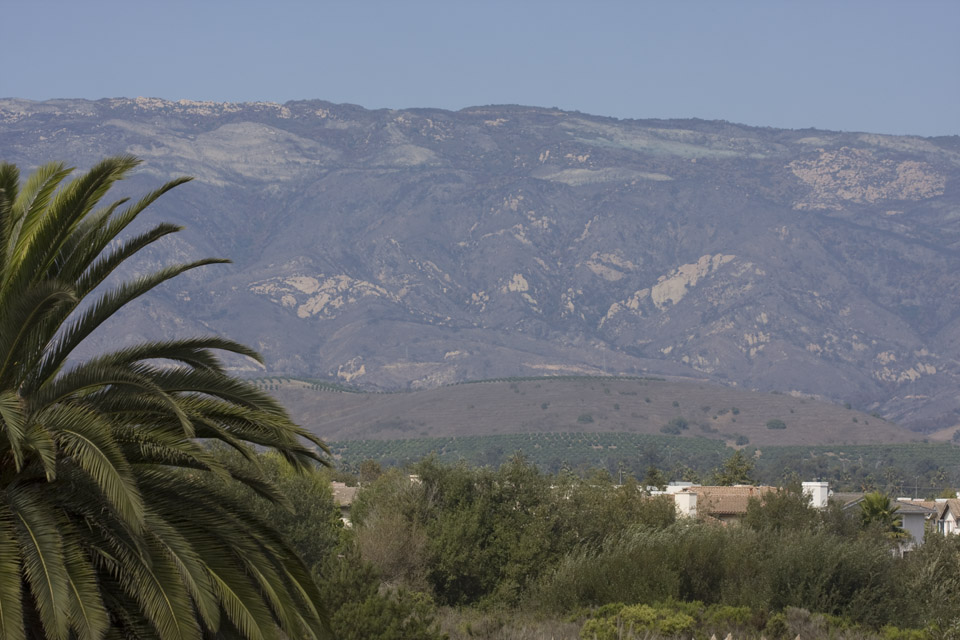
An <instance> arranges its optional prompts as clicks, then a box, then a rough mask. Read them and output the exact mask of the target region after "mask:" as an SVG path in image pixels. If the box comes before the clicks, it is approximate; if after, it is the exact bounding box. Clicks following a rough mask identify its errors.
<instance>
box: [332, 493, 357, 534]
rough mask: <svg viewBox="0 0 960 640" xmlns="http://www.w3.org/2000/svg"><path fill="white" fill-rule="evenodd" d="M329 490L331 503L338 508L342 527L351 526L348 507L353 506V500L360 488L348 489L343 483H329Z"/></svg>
mask: <svg viewBox="0 0 960 640" xmlns="http://www.w3.org/2000/svg"><path fill="white" fill-rule="evenodd" d="M330 489H331V490H332V491H333V503H334V504H336V505H337V506H338V507H340V520H342V521H343V524H344V526H346V527H349V526H352V523H351V522H350V507H352V506H353V500H354V498H356V496H357V491H359V490H360V488H359V487H348V486H347V485H346V484H344V483H343V482H331V483H330Z"/></svg>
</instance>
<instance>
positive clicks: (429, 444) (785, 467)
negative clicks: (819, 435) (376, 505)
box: [330, 432, 960, 497]
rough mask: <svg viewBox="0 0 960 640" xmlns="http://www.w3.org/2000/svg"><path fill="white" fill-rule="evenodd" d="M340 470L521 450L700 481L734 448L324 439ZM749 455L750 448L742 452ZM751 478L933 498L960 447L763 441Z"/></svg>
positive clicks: (648, 441)
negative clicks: (374, 462) (809, 444)
mask: <svg viewBox="0 0 960 640" xmlns="http://www.w3.org/2000/svg"><path fill="white" fill-rule="evenodd" d="M330 447H331V450H332V451H333V453H334V454H335V455H336V456H337V457H338V460H339V462H340V464H341V465H342V466H344V467H346V468H356V466H357V465H358V464H359V463H360V462H361V461H363V460H367V459H373V460H377V461H378V462H380V463H381V464H383V465H384V466H399V467H405V466H409V465H412V464H415V463H416V462H417V461H419V460H422V459H423V458H425V457H427V456H430V455H431V454H433V455H436V457H437V458H438V459H440V460H441V461H443V462H446V463H456V462H458V461H460V460H464V461H466V462H467V463H469V464H473V465H487V466H491V467H499V466H500V465H502V464H503V463H505V462H506V461H507V460H508V459H509V458H510V456H511V455H513V454H514V453H515V452H517V451H522V452H523V454H524V455H525V456H527V457H528V459H529V460H530V461H531V462H533V463H535V464H536V465H537V466H538V467H540V468H541V469H544V470H545V471H548V472H551V473H559V472H561V471H564V470H572V471H574V472H576V473H578V474H580V475H583V474H586V473H589V472H590V470H591V469H597V468H600V469H605V470H607V471H608V472H609V473H611V474H614V475H617V474H618V473H619V472H621V471H622V472H624V473H629V474H633V475H635V476H638V477H639V476H641V475H643V474H644V473H645V472H646V469H647V468H648V467H650V466H651V465H652V466H656V467H658V468H660V469H662V470H663V471H664V473H665V474H666V475H667V476H668V478H669V479H672V480H681V479H685V480H696V481H705V480H706V479H708V478H709V476H710V475H711V474H712V473H713V471H714V470H715V469H716V467H717V465H718V464H719V463H720V462H721V461H722V460H723V459H724V458H726V457H727V456H729V455H730V454H731V453H732V452H733V451H734V449H732V448H730V447H727V446H726V445H725V444H724V442H723V441H719V440H713V439H710V438H705V437H683V438H677V437H672V436H667V435H650V434H640V433H624V432H611V433H591V432H556V433H518V434H502V435H493V436H459V437H445V438H406V439H402V440H350V441H343V442H333V443H330ZM742 450H743V451H745V452H746V453H747V454H748V455H751V457H753V454H755V453H756V449H754V448H752V447H749V446H747V447H744V448H743V449H742ZM754 460H755V463H756V471H755V476H756V480H757V481H758V482H763V483H765V484H772V485H779V484H782V483H784V482H786V481H788V480H789V479H790V478H793V477H800V478H803V479H806V480H811V479H814V478H817V479H821V480H826V481H829V482H830V486H831V488H832V489H835V490H839V491H873V490H879V491H883V492H886V493H890V494H892V495H897V496H903V495H910V496H913V495H914V494H916V496H917V497H924V496H928V497H929V496H936V495H939V494H940V493H941V492H942V491H943V490H944V489H947V488H950V487H956V486H960V447H957V446H952V445H948V444H944V443H937V444H934V443H909V444H891V445H835V446H819V447H802V446H785V447H777V446H765V447H763V448H762V452H761V455H759V456H756V457H754Z"/></svg>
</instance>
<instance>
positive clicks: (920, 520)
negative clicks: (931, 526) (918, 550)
mask: <svg viewBox="0 0 960 640" xmlns="http://www.w3.org/2000/svg"><path fill="white" fill-rule="evenodd" d="M850 495H852V496H856V497H855V498H854V499H853V500H849V499H845V500H844V504H843V509H844V511H849V510H853V509H859V508H860V503H861V502H863V495H864V494H862V493H861V494H850ZM891 502H892V505H891V506H893V507H896V511H897V515H898V516H900V518H901V523H900V528H901V529H903V530H904V531H906V532H907V533H908V534H910V539H909V540H906V541H904V542H901V543H900V553H901V554H903V553H906V552H907V551H910V550H911V549H913V548H914V547H916V546H917V545H920V544H923V538H924V535H925V533H926V526H925V525H926V522H927V521H928V520H932V518H933V517H935V516H936V513H937V512H936V510H935V509H932V508H930V507H929V506H924V501H922V500H910V499H909V498H900V499H898V500H893V501H891Z"/></svg>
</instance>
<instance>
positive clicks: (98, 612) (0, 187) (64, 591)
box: [0, 156, 328, 640]
mask: <svg viewBox="0 0 960 640" xmlns="http://www.w3.org/2000/svg"><path fill="white" fill-rule="evenodd" d="M137 164H138V161H137V160H136V159H135V158H133V157H129V156H122V157H115V158H109V159H106V160H104V161H102V162H100V163H99V164H97V165H96V166H94V167H93V168H92V169H90V170H89V171H88V172H86V173H84V174H82V175H79V176H78V177H72V175H71V174H72V173H73V172H72V170H71V169H68V168H65V167H64V166H63V165H62V164H49V165H46V166H43V167H41V168H39V169H37V170H36V171H35V172H34V173H33V174H32V175H30V176H29V178H28V179H26V180H25V181H22V182H21V178H20V174H19V171H18V169H17V168H16V167H15V166H13V165H11V164H2V165H0V639H3V640H19V639H21V638H52V639H56V640H67V639H72V638H78V639H80V640H85V639H88V638H90V639H93V638H104V637H109V638H160V639H174V638H177V639H179V638H196V639H199V638H213V637H238V638H271V637H322V636H324V635H326V634H327V628H328V627H327V624H326V619H327V618H326V614H325V613H324V610H323V608H322V605H321V602H320V597H319V592H318V589H317V586H316V584H315V583H314V582H313V581H312V578H311V576H310V573H309V572H308V570H307V569H306V568H305V567H304V565H303V563H302V562H301V561H300V560H299V559H298V558H297V556H296V554H295V553H294V552H293V550H292V549H291V547H290V546H289V545H288V543H287V542H286V541H284V540H283V539H281V537H280V536H279V535H278V534H277V533H276V532H275V531H274V530H273V529H272V527H271V526H270V524H269V523H266V522H264V521H262V520H260V519H258V518H257V516H256V515H255V513H254V511H253V510H252V509H251V508H250V505H249V504H245V503H243V501H241V500H238V499H237V497H236V496H237V495H239V494H238V492H235V491H233V492H231V491H228V490H226V489H227V488H229V487H231V486H233V485H235V483H242V484H243V485H245V486H247V487H250V488H251V489H253V490H254V491H256V492H257V493H258V494H259V495H260V496H262V497H264V498H265V499H267V500H272V501H278V502H283V500H284V498H283V496H282V495H281V494H280V493H279V491H278V490H277V489H276V487H275V486H273V485H272V484H271V482H270V481H269V479H268V478H267V476H266V475H264V474H263V473H262V472H261V471H262V470H261V469H259V468H258V466H257V465H258V463H257V456H256V455H254V453H255V449H257V448H267V449H273V450H275V451H277V452H279V453H280V454H281V455H282V456H283V457H284V458H285V459H286V460H287V461H288V462H289V463H290V464H291V465H293V466H294V467H295V468H296V469H298V470H301V471H304V472H309V471H310V470H312V469H313V468H314V467H315V465H316V464H317V463H318V462H320V463H322V462H323V460H324V457H323V456H324V452H325V451H326V449H325V447H324V445H323V444H322V443H321V442H320V441H319V440H317V439H316V438H315V437H314V436H312V435H311V434H310V433H308V432H307V431H305V430H304V429H302V428H300V427H298V426H297V425H295V424H294V423H293V422H292V421H291V419H290V417H289V416H288V414H287V413H286V412H285V411H284V409H283V408H282V407H280V406H279V405H278V404H277V403H276V402H275V401H274V400H273V399H271V398H270V397H269V396H268V395H267V394H265V393H263V392H261V391H259V390H258V389H257V388H256V387H255V386H254V385H252V384H250V383H249V382H245V381H243V380H240V379H237V378H235V377H232V376H231V375H229V374H228V373H227V371H226V370H225V368H224V366H223V364H222V363H221V361H220V359H219V357H218V351H223V352H231V353H234V354H239V355H242V356H246V357H249V358H254V359H259V356H258V355H257V354H256V353H255V352H253V351H251V350H250V349H249V348H247V347H245V346H243V345H241V344H238V343H236V342H233V341H230V340H227V339H224V338H219V337H202V338H188V339H169V340H162V341H155V342H148V343H144V344H136V345H132V346H126V347H123V348H120V349H118V350H116V351H113V352H109V353H102V354H100V355H97V356H96V357H92V358H90V359H87V360H85V361H78V358H77V356H76V352H77V349H78V347H80V346H81V345H82V344H83V343H84V341H85V340H86V339H87V338H88V337H89V336H90V335H91V334H92V333H93V332H94V331H96V330H97V329H99V328H101V327H102V325H103V324H104V322H106V321H107V320H109V319H110V318H111V317H113V316H114V315H115V314H116V313H117V312H119V311H120V310H121V309H123V307H124V306H125V305H127V304H129V303H130V302H132V301H134V300H136V299H137V298H139V297H141V296H143V295H144V294H146V293H148V292H149V291H150V290H152V289H153V288H154V287H156V286H158V285H160V284H162V283H164V282H167V281H168V280H170V279H172V278H175V277H176V276H178V275H180V274H182V273H184V272H186V271H189V270H192V269H196V268H198V267H201V266H204V265H208V264H214V263H219V262H225V261H224V260H214V259H207V260H199V261H196V262H189V263H184V264H175V265H172V266H168V267H164V268H162V269H159V270H157V271H155V272H153V273H149V274H146V275H141V276H139V277H135V278H132V279H128V280H125V281H122V282H120V283H119V284H115V285H114V284H112V283H113V282H114V279H112V278H110V277H111V275H114V274H117V276H121V275H122V273H117V270H118V269H119V268H121V267H123V266H124V264H125V263H127V262H128V260H130V259H131V258H132V257H134V256H136V255H137V254H138V253H139V252H140V251H142V250H143V249H145V248H146V247H149V246H151V245H153V244H154V243H156V242H157V241H159V240H161V239H162V238H164V237H167V236H169V235H170V234H173V233H175V232H177V231H179V230H180V227H177V226H175V225H172V224H167V223H160V224H156V225H154V226H152V227H149V228H147V229H146V230H144V231H142V232H140V233H136V234H133V233H130V232H129V231H128V228H129V227H130V225H131V224H132V223H133V222H134V221H135V220H137V218H138V216H140V214H141V213H142V212H143V211H144V210H145V209H146V208H147V207H148V206H149V205H150V204H151V203H153V202H154V201H155V200H157V198H159V197H161V196H162V195H163V194H165V193H166V192H168V191H169V190H171V189H173V188H175V187H177V186H178V185H181V184H183V183H184V182H186V181H187V180H188V179H187V178H182V179H177V180H173V181H171V182H168V183H166V184H164V185H162V186H161V187H160V188H158V189H156V190H155V191H152V192H150V193H147V194H146V195H144V196H143V197H142V198H140V199H139V200H127V199H120V200H117V201H113V202H105V197H106V195H107V193H108V191H109V190H110V188H111V187H112V186H113V185H114V184H115V183H116V182H117V181H118V180H121V179H123V178H124V177H125V176H127V175H128V174H129V173H130V172H131V171H132V170H133V169H134V168H135V167H136V166H137ZM125 231H127V233H125ZM108 279H109V280H108ZM210 442H219V443H222V444H223V445H224V446H227V447H230V448H232V449H234V450H236V451H238V452H239V453H240V454H241V456H242V458H240V459H241V460H243V459H246V462H245V463H244V464H238V463H236V462H231V461H230V460H233V459H235V458H237V456H234V457H232V458H231V457H229V456H216V455H214V454H213V453H212V452H211V450H210V447H209V446H207V445H208V443H210Z"/></svg>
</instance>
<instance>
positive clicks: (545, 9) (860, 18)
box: [0, 0, 960, 135]
mask: <svg viewBox="0 0 960 640" xmlns="http://www.w3.org/2000/svg"><path fill="white" fill-rule="evenodd" d="M3 14H4V19H3V21H2V23H0V41H2V42H3V43H4V45H5V49H6V51H7V55H6V56H5V64H4V68H3V71H2V72H0V97H19V98H31V99H47V98H65V97H69V98H91V99H96V98H102V97H119V96H126V97H133V96H141V95H142V96H154V97H161V98H168V99H180V98H189V99H195V100H217V101H249V100H269V101H275V102H284V101H287V100H295V99H308V98H320V99H324V100H330V101H333V102H350V103H354V104H360V105H362V106H364V107H368V108H378V107H391V108H404V107H440V108H446V109H459V108H462V107H466V106H472V105H481V104H506V103H510V104H527V105H537V106H545V107H552V106H555V107H560V108H562V109H569V110H579V111H584V112H588V113H593V114H598V115H608V116H615V117H619V118H683V117H698V118H706V119H723V120H730V121H734V122H740V123H745V124H751V125H761V126H774V127H787V128H804V127H817V128H824V129H835V130H846V131H873V132H878V133H896V134H917V135H957V134H960V37H958V35H957V33H958V32H957V26H958V25H960V2H958V1H957V0H927V1H924V0H910V1H903V2H889V1H885V0H873V1H870V2H861V1H846V2H844V1H837V0H834V1H831V2H824V1H819V0H803V1H794V2H786V1H776V0H764V1H762V2H761V1H757V2H746V1H740V2H737V1H732V0H726V1H711V2H706V1H704V2H693V1H688V2H685V1H682V0H664V1H663V2H638V1H627V0H623V1H622V2H604V1H592V2H563V1H555V2H533V1H529V2H522V1H521V0H515V1H514V2H498V1H495V0H494V1H482V0H474V1H473V2H457V1H456V0H445V1H443V2H426V1H417V0H405V1H396V0H395V1H392V2H363V1H361V0H352V1H349V2H348V1H346V0H344V1H340V2H320V1H314V2H293V1H284V0H275V1H274V2H269V3H267V2H245V1H243V0H238V1H231V2H227V1H222V2H214V1H210V0H206V1H205V0H194V1H193V2H179V1H176V0H174V1H169V2H141V1H139V0H124V1H122V2H120V1H116V2H115V1H113V0H102V1H101V0H87V1H85V2H77V1H76V0H72V1H70V2H65V1H64V2H50V1H44V0H32V1H26V0H21V1H19V2H10V3H7V6H5V7H4V12H3Z"/></svg>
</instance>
